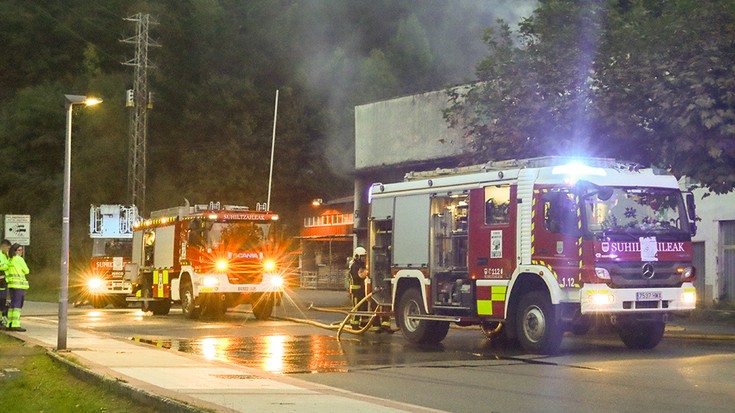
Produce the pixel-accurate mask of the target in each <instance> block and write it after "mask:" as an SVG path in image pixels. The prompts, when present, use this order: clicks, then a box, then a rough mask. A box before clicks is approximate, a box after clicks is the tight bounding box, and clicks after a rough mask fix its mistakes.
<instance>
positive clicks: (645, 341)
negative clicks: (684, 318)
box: [618, 321, 666, 350]
mask: <svg viewBox="0 0 735 413" xmlns="http://www.w3.org/2000/svg"><path fill="white" fill-rule="evenodd" d="M665 328H666V324H665V323H664V322H663V321H630V322H626V323H623V324H621V325H619V326H618V335H619V336H620V339H621V340H623V343H624V344H625V345H626V346H627V347H628V348H630V349H636V350H650V349H652V348H654V347H656V346H657V345H658V343H660V342H661V339H662V338H663V337H664V330H665Z"/></svg>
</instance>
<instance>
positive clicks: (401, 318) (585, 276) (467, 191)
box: [368, 157, 696, 353]
mask: <svg viewBox="0 0 735 413" xmlns="http://www.w3.org/2000/svg"><path fill="white" fill-rule="evenodd" d="M369 219H370V229H369V236H370V240H369V245H370V248H369V251H368V254H369V268H370V276H371V279H372V285H373V288H375V287H376V286H377V292H376V293H375V295H374V297H377V300H378V302H379V303H380V304H381V305H382V306H384V307H386V308H392V309H393V311H394V313H395V316H396V321H397V324H398V325H399V327H400V328H401V330H402V333H403V335H404V336H405V338H406V339H407V340H408V341H410V342H414V343H430V342H439V341H441V340H443V339H444V337H445V336H446V334H447V331H448V328H449V324H450V323H457V324H460V325H471V324H475V325H478V324H479V325H481V326H482V327H483V329H484V330H487V331H503V332H504V334H505V335H506V337H507V338H510V339H517V340H518V341H519V342H520V343H521V345H522V346H523V348H524V349H525V350H526V351H528V352H533V353H553V352H555V351H556V350H557V349H558V347H559V346H560V343H561V341H562V335H563V334H564V332H565V331H573V332H574V333H576V334H583V333H585V332H586V331H587V330H588V329H589V327H590V325H591V323H592V322H593V321H594V319H595V318H606V319H607V321H609V322H610V323H611V324H612V325H613V326H615V327H616V329H617V331H618V333H619V336H620V338H621V339H622V341H623V342H624V343H625V344H626V345H627V346H628V347H630V348H653V347H655V346H656V345H657V344H658V343H659V341H660V340H661V338H662V336H663V333H664V325H665V322H666V319H667V315H669V314H671V313H676V312H688V311H690V310H693V309H694V307H695V303H696V293H695V290H694V285H693V283H692V282H693V280H694V277H695V272H694V268H693V267H692V245H691V236H692V234H694V232H695V228H696V227H695V225H694V219H695V212H694V201H693V197H692V195H691V194H686V197H684V196H682V192H681V191H680V190H679V186H678V183H677V180H676V179H675V178H674V177H673V176H671V175H670V174H667V173H666V172H665V171H662V170H658V169H651V168H641V167H640V166H638V165H635V164H630V163H622V162H617V161H615V160H611V159H603V158H594V159H586V160H584V161H583V162H580V161H578V160H571V159H565V158H561V157H546V158H534V159H527V160H512V161H502V162H490V163H487V164H484V165H477V166H472V167H464V168H457V169H449V170H435V171H430V172H419V173H409V174H408V175H406V179H405V181H404V182H400V183H393V184H380V183H377V184H374V185H373V186H372V187H371V188H370V217H369Z"/></svg>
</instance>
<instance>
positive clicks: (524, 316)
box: [516, 291, 564, 354]
mask: <svg viewBox="0 0 735 413" xmlns="http://www.w3.org/2000/svg"><path fill="white" fill-rule="evenodd" d="M518 310H519V311H518V318H517V321H516V328H517V334H516V335H517V336H518V341H520V343H521V346H523V349H524V350H526V351H528V352H529V353H539V354H553V353H555V352H556V351H557V350H559V346H560V345H561V340H562V337H563V333H564V332H563V331H562V329H561V328H560V327H559V325H558V324H557V322H556V318H555V314H554V306H553V305H552V304H551V299H550V298H549V295H548V294H546V293H545V292H543V291H531V292H529V293H526V294H525V295H524V296H523V297H521V302H520V304H519V306H518Z"/></svg>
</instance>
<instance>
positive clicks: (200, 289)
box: [125, 202, 285, 319]
mask: <svg viewBox="0 0 735 413" xmlns="http://www.w3.org/2000/svg"><path fill="white" fill-rule="evenodd" d="M261 209H262V208H261ZM277 220H278V215H276V214H274V213H272V212H269V211H261V210H256V211H251V210H249V209H248V208H247V207H243V206H234V205H222V206H221V205H220V203H213V202H212V203H209V204H208V205H206V204H203V205H192V206H189V205H187V206H180V207H174V208H168V209H163V210H159V211H154V212H152V213H151V217H150V219H147V220H143V221H141V222H140V223H139V224H138V225H136V227H135V231H134V233H133V255H132V257H133V258H132V262H131V263H130V264H128V265H127V266H126V271H125V273H126V278H127V279H128V280H129V281H130V282H131V283H132V285H133V291H134V294H135V297H131V298H128V301H139V302H142V303H143V308H144V309H145V310H149V311H152V312H153V313H154V314H157V315H165V314H168V312H169V310H170V308H171V304H172V303H173V302H179V303H181V308H182V310H183V312H184V315H185V316H187V317H189V318H196V317H198V316H199V315H200V314H201V313H203V312H204V313H209V314H211V315H218V314H222V313H224V312H225V311H226V310H227V308H229V307H234V306H236V305H239V304H243V303H249V304H252V306H253V313H254V314H255V316H256V317H257V318H258V319H267V318H269V317H270V315H271V312H272V310H273V306H274V304H275V303H276V302H278V301H279V300H280V299H281V294H282V289H281V288H282V286H283V281H284V279H283V269H284V266H285V264H284V262H283V259H282V258H283V254H282V252H281V251H280V250H279V249H278V246H277V245H276V243H275V242H274V234H273V225H274V223H275V222H276V221H277Z"/></svg>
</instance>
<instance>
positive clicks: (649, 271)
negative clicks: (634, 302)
mask: <svg viewBox="0 0 735 413" xmlns="http://www.w3.org/2000/svg"><path fill="white" fill-rule="evenodd" d="M641 270H642V272H641V275H642V276H643V278H645V279H647V280H650V279H651V278H653V276H654V275H656V270H654V269H653V265H651V263H650V262H647V263H645V264H643V268H641Z"/></svg>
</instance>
